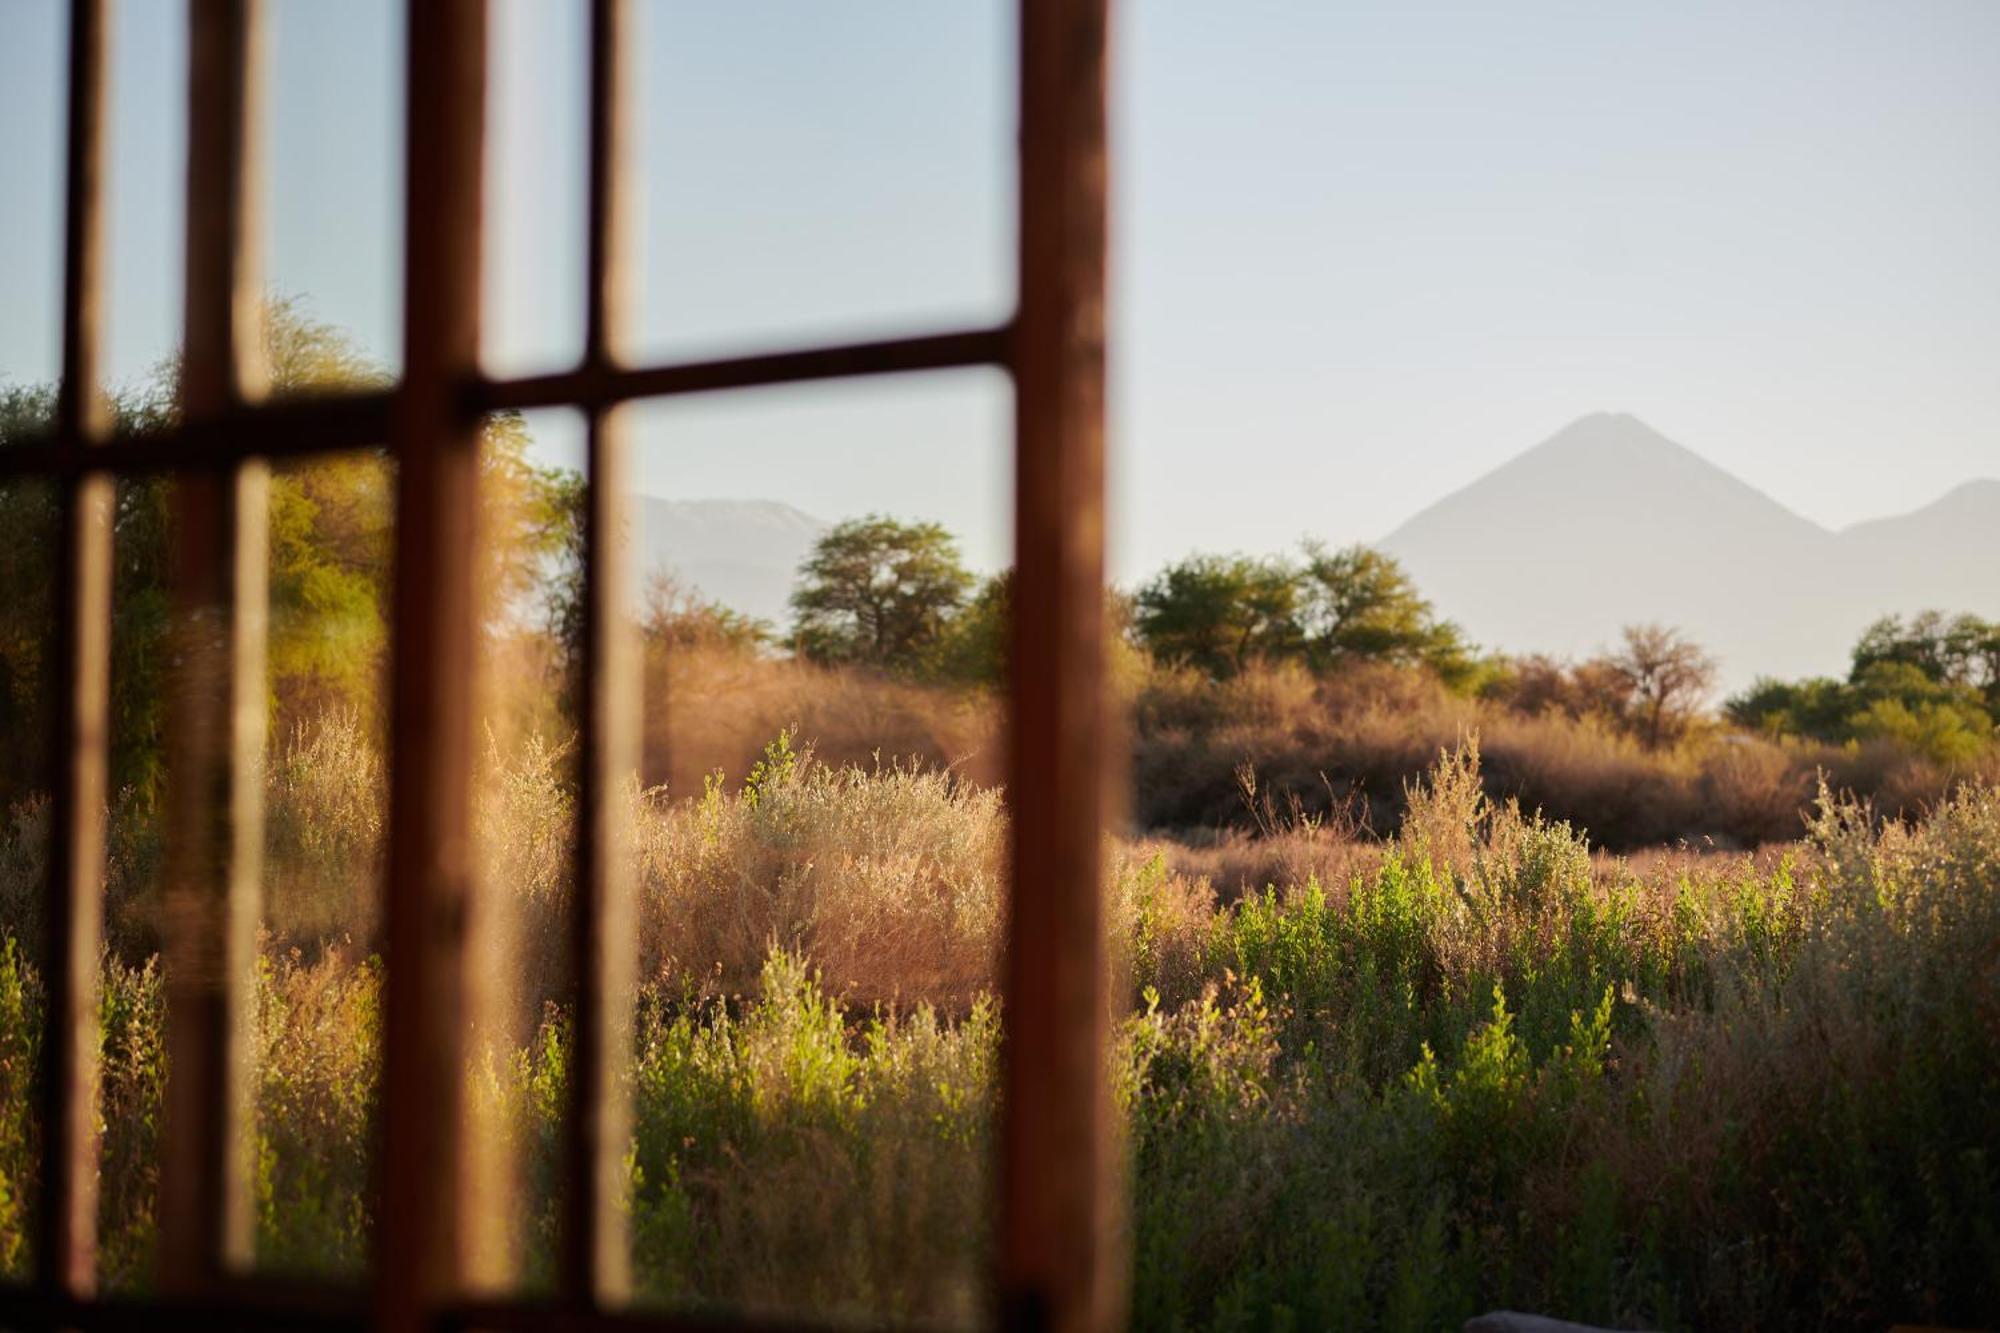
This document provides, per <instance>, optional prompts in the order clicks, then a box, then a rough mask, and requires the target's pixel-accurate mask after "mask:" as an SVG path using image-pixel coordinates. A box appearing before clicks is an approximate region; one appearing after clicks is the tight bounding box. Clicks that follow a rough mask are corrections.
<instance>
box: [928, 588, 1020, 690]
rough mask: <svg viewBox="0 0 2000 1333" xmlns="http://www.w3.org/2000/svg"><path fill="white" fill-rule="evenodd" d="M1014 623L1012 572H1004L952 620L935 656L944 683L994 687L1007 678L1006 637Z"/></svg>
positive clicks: (976, 594) (975, 595)
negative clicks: (945, 681) (957, 682)
mask: <svg viewBox="0 0 2000 1333" xmlns="http://www.w3.org/2000/svg"><path fill="white" fill-rule="evenodd" d="M1013 619H1014V571H1013V570H1011V569H1005V570H1002V571H1001V572H999V573H998V574H995V575H994V576H993V577H991V578H989V579H987V580H986V581H985V582H984V583H982V584H980V585H979V591H978V592H976V593H974V594H973V596H972V600H971V601H969V602H967V603H966V604H965V606H964V608H963V609H962V610H960V611H959V613H958V614H957V615H955V616H953V617H952V619H951V624H950V626H949V627H948V628H947V630H946V632H945V638H944V643H943V644H942V645H941V647H940V650H939V653H938V663H937V673H938V675H939V676H941V677H942V678H944V679H946V680H952V681H959V682H962V683H965V684H972V685H997V684H999V683H1000V682H1001V681H1003V680H1005V679H1006V678H1007V636H1008V634H1009V632H1010V631H1011V629H1012V627H1013Z"/></svg>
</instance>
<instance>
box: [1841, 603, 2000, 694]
mask: <svg viewBox="0 0 2000 1333" xmlns="http://www.w3.org/2000/svg"><path fill="white" fill-rule="evenodd" d="M1887 663H1895V664H1900V665H1904V666H1908V667H1912V668H1914V669H1915V670H1917V671H1918V672H1920V673H1922V675H1923V677H1924V678H1925V679H1926V680H1928V681H1930V682H1932V683H1933V684H1936V685H1943V686H1948V687H1959V688H1963V689H1968V690H1974V691H1977V692H1978V693H1979V694H1980V696H1981V697H1982V699H1983V700H1984V702H1985V704H1986V707H1987V709H1988V711H1996V710H2000V624H1995V623H1993V622H1991V621H1987V620H1982V619H1980V618H1979V617H1978V616H1973V615H1957V616H1949V617H1947V616H1946V615H1945V614H1944V613H1943V612H1941V611H1924V612H1920V613H1918V614H1917V615H1914V616H1912V617H1910V619H1909V620H1908V621H1905V620H1903V619H1902V618H1901V617H1899V616H1884V617H1882V618H1881V619H1880V620H1877V621H1876V622H1875V623H1874V624H1872V625H1870V626H1869V627H1868V628H1867V629H1866V630H1865V631H1863V633H1862V635H1861V638H1860V640H1859V642H1857V643H1856V644H1855V645H1854V656H1853V667H1852V669H1851V670H1850V672H1849V673H1848V679H1849V680H1851V681H1856V682H1858V681H1860V680H1861V679H1862V678H1863V677H1864V676H1866V675H1867V674H1868V673H1869V672H1870V671H1871V670H1873V669H1875V668H1876V667H1877V666H1879V665H1882V664H1887Z"/></svg>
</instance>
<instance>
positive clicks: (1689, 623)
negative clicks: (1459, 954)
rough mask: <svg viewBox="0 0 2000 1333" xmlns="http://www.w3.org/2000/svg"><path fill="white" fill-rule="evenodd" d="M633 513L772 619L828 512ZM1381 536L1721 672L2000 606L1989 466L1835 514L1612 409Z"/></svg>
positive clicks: (1518, 626)
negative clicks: (1979, 476)
mask: <svg viewBox="0 0 2000 1333" xmlns="http://www.w3.org/2000/svg"><path fill="white" fill-rule="evenodd" d="M637 518H638V523H639V547H640V553H639V558H640V565H641V569H642V571H643V572H646V573H650V572H652V571H654V570H660V569H671V570H673V571H674V572H675V573H676V574H677V575H678V576H679V577H680V578H681V579H682V580H683V581H684V582H686V583H688V584H691V585H693V586H694V587H696V588H698V589H700V591H701V592H702V594H703V595H705V596H707V597H710V598H713V599H715V600H717V601H720V602H722V603H724V604H725V605H728V606H730V607H733V608H734V609H736V610H738V611H741V612H743V613H745V614H747V615H752V616H756V617H759V618H761V619H764V620H768V621H770V622H771V623H772V625H773V626H774V627H776V628H778V629H780V630H783V629H784V628H786V627H787V626H788V625H789V624H790V621H791V611H790V606H789V599H790V597H791V590H792V585H793V582H794V580H795V579H796V577H797V574H798V567H799V564H800V562H801V561H803V560H804V559H805V557H806V555H807V554H808V553H809V552H810V551H811V549H812V546H813V544H814V543H815V542H817V541H818V540H819V538H820V535H821V534H822V533H824V532H825V531H826V530H827V528H828V526H829V524H828V523H827V522H826V521H825V520H823V519H820V518H817V517H815V516H814V515H811V514H808V513H806V512H804V511H803V510H800V509H797V508H795V507H793V506H791V505H789V504H784V503H781V502H779V501H774V500H665V499H660V498H657V497H653V496H642V497H640V510H639V514H638V516H637ZM1377 545H1378V546H1380V547H1381V549H1383V550H1385V551H1387V552H1388V553H1389V554H1391V555H1394V556H1395V557H1396V558H1397V559H1399V560H1401V561H1402V562H1403V564H1404V566H1405V567H1406V568H1407V569H1408V570H1409V572H1410V574H1411V576H1412V577H1413V578H1414V579H1415V580H1416V583H1417V586H1418V587H1419V588H1420V589H1422V591H1423V592H1424V594H1425V596H1427V597H1429V598H1430V599H1431V600H1432V601H1433V602H1435V603H1436V604H1437V607H1438V610H1439V611H1440V612H1441V613H1443V614H1444V615H1446V616H1448V617H1450V618H1451V619H1453V620H1455V621H1457V622H1458V623H1459V625H1460V626H1461V627H1463V628H1464V629H1465V631H1466V633H1467V634H1468V635H1470V636H1471V638H1472V639H1473V641H1474V642H1476V643H1478V644H1480V645H1482V646H1484V647H1488V648H1498V649H1503V650H1506V651H1510V652H1546V653H1554V654H1556V655H1558V656H1570V657H1575V656H1583V655H1587V654H1590V653H1594V652H1597V651H1598V650H1600V649H1602V648H1606V647H1609V646H1611V645H1612V644H1613V642H1614V641H1615V640H1616V639H1617V637H1618V632H1619V629H1620V628H1621V627H1622V626H1624V625H1628V624H1633V623H1636V622H1640V621H1659V622H1662V623H1664V624H1669V625H1673V626H1676V627H1678V628H1680V629H1682V630H1685V631H1686V632H1687V633H1689V634H1690V635H1692V636H1693V637H1694V638H1695V639H1696V640H1698V641H1699V642H1700V643H1702V644H1703V646H1705V647H1706V648H1707V649H1708V650H1709V651H1710V652H1712V653H1714V654H1715V655H1716V657H1717V658H1718V659H1720V661H1721V664H1722V683H1723V686H1724V688H1725V689H1729V690H1734V689H1739V688H1741V687H1742V686H1744V685H1747V684H1748V683H1749V682H1750V681H1751V679H1752V678H1754V677H1756V676H1759V675H1774V676H1783V677H1793V676H1803V675H1819V674H1839V673H1841V672H1843V671H1844V670H1845V669H1846V664H1847V655H1848V650H1849V649H1850V648H1851V647H1852V646H1853V644H1854V640H1855V639H1856V638H1857V637H1858V636H1859V635H1860V633H1861V631H1862V630H1863V629H1864V628H1865V627H1866V626H1867V625H1868V623H1869V622H1870V621H1872V620H1874V619H1875V618H1876V617H1877V616H1880V615H1884V614H1888V613H1892V612H1895V613H1908V612H1913V611H1920V610H1924V609H1926V608H1929V607H1936V608H1939V609H1941V610H1948V611H1972V612H1976V613H1978V614H1980V615H1984V616H1988V617H1995V618H2000V480H1978V481H1969V482H1966V483H1964V484H1963V485H1960V486H1958V487H1955V488H1954V489H1952V490H1951V491H1950V492H1948V493H1947V494H1945V495H1943V496H1941V497H1940V498H1939V499H1937V500H1936V501H1933V502H1932V503H1931V504H1928V505H1925V506H1923V507H1922V508H1920V509H1916V510H1913V511H1912V512H1910V513H1907V514H1898V515H1894V516H1891V517H1887V518H1879V519H1871V520H1868V521H1866V522H1862V523H1856V524H1854V525H1852V526H1850V527H1847V528H1844V529H1841V530H1839V531H1833V530H1830V529H1828V528H1824V527H1822V526H1820V525H1819V524H1817V523H1814V522H1812V521H1810V520H1809V519H1806V518H1804V517H1802V516H1800V515H1799V514H1796V513H1794V512H1793V511H1792V510H1790V509H1787V508H1786V507H1785V506H1784V505H1782V504H1780V503H1779V502H1778V501H1777V500H1775V499H1773V498H1771V497H1770V496H1769V495H1766V494H1765V493H1764V492H1762V491H1760V490H1758V489H1757V488H1756V487H1754V486H1751V485H1749V484H1748V483H1747V482H1744V481H1742V480H1741V479H1740V478H1738V477H1736V476H1734V475H1733V474H1731V473H1730V472H1728V471H1727V470H1725V469H1723V468H1721V467H1718V466H1717V465H1715V464H1714V463H1711V462H1709V461H1708V460H1707V459H1705V458H1703V457H1701V455H1699V454H1697V453H1695V452H1694V451H1693V450H1691V449H1688V448H1686V447H1684V446H1682V445H1680V444H1678V443H1676V442H1674V441H1673V440H1670V439H1668V438H1667V437H1666V436H1664V435H1662V434H1660V433H1659V432H1658V431H1656V430H1654V429H1653V428H1652V427H1650V426H1648V425H1646V424H1645V423H1644V422H1642V421H1639V420H1638V419H1636V418H1634V417H1631V416H1627V415H1624V414H1619V413H1609V412H1600V413H1596V414H1593V415H1591V416H1587V417H1583V418H1580V419H1579V420H1577V421H1574V422H1572V423H1570V424H1569V425H1568V426H1565V427H1564V428H1563V429H1562V430H1560V431H1558V432H1556V434H1555V435H1553V436H1551V437H1550V438H1549V439H1547V440H1545V441H1543V442H1542V443H1541V444H1538V445H1536V446H1535V447H1534V448H1532V449H1529V450H1527V451H1526V452H1525V453H1522V454H1519V455H1517V456H1515V457H1514V458H1512V459H1509V460H1508V461H1507V462H1505V463H1502V464H1501V465H1500V466H1499V467H1497V468H1494V469H1493V470H1492V471H1490V472H1488V473H1486V474H1485V475H1484V476H1482V477H1479V478H1478V479H1477V480H1475V481H1473V482H1471V483H1470V484H1468V485H1466V486H1463V487H1461V488H1459V489H1458V490H1456V491H1453V492H1452V493H1451V494H1449V495H1446V496H1445V497H1444V498H1442V499H1440V500H1438V501H1437V502H1436V503H1434V504H1432V505H1430V506H1429V507H1427V508H1426V509H1424V510H1423V511H1421V512H1420V513H1418V514H1416V515H1415V516H1414V517H1412V518H1411V519H1410V520H1409V521H1408V522H1406V523H1404V524H1403V525H1402V526H1401V527H1399V528H1397V529H1396V530H1395V531H1394V532H1392V533H1390V534H1389V535H1388V536H1387V537H1386V538H1384V539H1383V540H1382V541H1380V542H1379V543H1377Z"/></svg>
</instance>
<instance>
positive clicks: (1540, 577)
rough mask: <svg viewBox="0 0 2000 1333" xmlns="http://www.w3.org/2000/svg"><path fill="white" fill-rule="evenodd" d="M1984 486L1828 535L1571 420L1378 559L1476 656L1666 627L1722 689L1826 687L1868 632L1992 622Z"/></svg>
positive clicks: (1988, 493) (1600, 423)
mask: <svg viewBox="0 0 2000 1333" xmlns="http://www.w3.org/2000/svg"><path fill="white" fill-rule="evenodd" d="M1996 536H2000V483H1991V482H1982V483H1972V484H1970V485H1968V486H1965V487H1961V488H1959V489H1958V490H1957V491H1954V492H1953V493H1952V494H1951V495H1949V496H1946V497H1945V498H1944V499H1943V500H1940V501H1939V502H1938V503H1937V504H1935V505H1932V506H1929V507H1928V508H1927V509H1925V510H1920V511H1918V512H1917V513H1915V514H1910V515H1904V516H1902V517H1900V518H1894V519H1885V520H1881V521H1878V522H1875V523H1867V524H1861V525H1858V526H1857V527H1855V528H1852V529H1849V530H1848V531H1846V532H1842V533H1833V532H1829V531H1827V530H1826V529H1824V528H1822V527H1820V526H1819V525H1817V524H1815V523H1812V522H1810V521H1808V520H1806V519H1804V518H1801V517H1800V516H1799V515H1797V514H1795V513H1793V512H1792V511H1791V510H1789V509H1786V508H1785V507H1784V506H1783V505H1781V504H1779V503H1778V502H1777V501H1775V500H1773V499H1771V498H1770V497H1769V496H1767V495H1765V494H1764V493H1763V492H1761V491H1758V490H1757V489H1755V488H1754V487H1751V486H1749V485H1746V484H1745V483H1743V482H1742V481H1740V480H1738V479H1737V478H1735V477H1734V476H1732V475H1730V474H1729V473H1728V472H1726V471H1724V470H1723V469H1721V468H1719V467H1717V466H1715V465H1714V464H1712V463H1710V462H1708V461H1707V460H1705V459H1703V458H1701V457H1700V456H1699V455H1697V454H1695V453H1693V452H1692V451H1690V450H1688V449H1685V448H1683V447H1682V446H1680V445H1679V444H1676V443H1674V442H1673V441H1672V440H1669V439H1667V438H1666V437H1665V436H1663V435H1661V434H1659V433H1658V432H1657V431H1655V430H1653V429H1652V428H1651V427H1649V426H1647V425H1645V424H1644V423H1643V422H1640V421H1638V420H1636V419H1634V418H1632V417H1630V416H1624V415H1614V414H1609V413H1600V414H1597V415H1594V416H1589V417H1584V418H1582V419H1581V420H1579V421H1576V422H1574V423H1572V424H1571V425H1569V426H1567V427H1565V428H1564V429H1563V430H1562V431H1560V432H1558V433H1557V434H1556V435H1555V436H1553V437H1552V438H1550V439H1549V440H1547V441H1545V442H1544V443H1542V444H1540V445H1537V446H1536V447H1535V448H1533V449H1530V450H1528V451H1527V452H1526V453H1524V454H1521V455H1520V456H1518V457H1516V458H1514V459H1512V460H1510V461H1509V462H1507V463H1505V464H1503V465H1501V466H1500V467H1498V468H1496V469H1494V470H1493V471H1492V472H1490V473H1488V474H1487V475H1486V476H1484V477H1481V478H1480V479H1479V480H1477V481H1475V482H1473V483H1472V484H1471V485H1469V486H1467V487H1465V488H1463V489H1461V490H1459V491H1456V492H1454V493H1453V494H1451V495H1449V496H1446V497H1445V498H1444V499H1442V500H1440V501H1438V502H1437V503H1436V504H1434V505H1432V506H1430V507H1429V508H1428V509H1425V510H1424V511H1423V512H1421V513H1419V514H1418V515H1416V516H1415V517H1414V518H1412V519H1410V520H1409V521H1408V522H1407V523H1405V524H1403V526H1401V527H1400V528H1398V529H1396V531H1394V532H1393V533H1391V534H1390V535H1389V536H1388V537H1387V538H1385V539H1384V540H1383V541H1382V542H1381V543H1380V545H1381V546H1382V548H1383V549H1384V550H1386V551H1388V552H1389V553H1390V554H1392V555H1395V556H1396V557H1397V558H1398V559H1400V560H1402V561H1403V563H1404V564H1405V566H1406V567H1407V568H1408V569H1409V571H1410V573H1411V575H1412V576H1413V577H1414V578H1415V579H1416V581H1417V584H1418V586H1419V587H1421V588H1422V589H1423V590H1424V591H1425V593H1426V594H1427V595H1429V596H1430V597H1431V598H1432V599H1433V600H1434V601H1435V602H1436V603H1437V605H1438V607H1439V609H1440V610H1441V611H1442V612H1443V613H1444V614H1445V615H1448V616H1450V617H1452V618H1453V619H1455V620H1457V621H1458V622H1459V623H1460V624H1461V625H1462V626H1464V628H1465V629H1466V631H1467V632H1468V633H1469V634H1471V635H1472V637H1473V638H1474V639H1475V640H1477V641H1479V642H1480V643H1483V644H1487V645H1491V646H1495V647H1501V648H1507V649H1510V650H1515V651H1542V652H1554V653H1558V654H1566V655H1578V654H1584V653H1589V652H1594V651H1596V650H1597V649H1599V648H1601V647H1604V646H1606V645H1608V644H1610V643H1611V642H1612V641H1613V640H1614V639H1615V638H1616V636H1617V633H1618V630H1619V627H1620V626H1621V625H1624V624H1628V623H1632V622H1635V621H1645V620H1657V621H1661V622H1664V623H1667V624H1671V625H1676V626H1678V627H1680V628H1682V629H1684V630H1686V631H1687V632H1688V633H1690V634H1691V635H1693V636H1694V637H1695V638H1696V639H1698V640H1700V641H1701V642H1702V643H1703V644H1705V645H1706V646H1707V647H1708V648H1709V649H1710V651H1712V652H1714V653H1715V654H1716V655H1717V657H1718V658H1720V659H1721V662H1722V667H1723V678H1724V685H1725V687H1726V688H1735V687H1738V686H1741V685H1743V684H1746V683H1747V682H1748V681H1749V680H1750V679H1751V678H1752V677H1753V676H1756V675H1761V674H1768V675H1781V676H1790V675H1805V674H1813V673H1823V672H1838V671H1839V670H1841V669H1842V667H1843V666H1844V664H1845V661H1846V655H1847V650H1848V648H1849V647H1850V646H1851V645H1852V643H1853V641H1854V639H1855V637H1856V636H1857V635H1858V634H1859V633H1860V631H1861V629H1862V628H1863V627H1864V626H1865V625H1866V624H1867V623H1868V622H1869V621H1870V620H1872V619H1874V618H1875V617H1876V616H1878V615H1881V614H1884V613H1886V612H1891V611H1912V610H1918V609H1921V608H1923V607H1927V606H1940V607H1945V608H1948V609H1951V610H1970V611H1979V612H1981V613H1984V614H1993V613H1995V612H2000V541H1996Z"/></svg>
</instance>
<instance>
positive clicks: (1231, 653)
mask: <svg viewBox="0 0 2000 1333" xmlns="http://www.w3.org/2000/svg"><path fill="white" fill-rule="evenodd" d="M1304 556H1305V558H1304V561H1303V563H1294V562H1292V561H1289V560H1285V559H1282V558H1268V559H1256V558H1253V557H1250V556H1243V555H1227V556H1224V555H1194V556H1189V557H1188V558H1187V559H1185V560H1181V561H1178V562H1177V563H1175V564H1172V565H1169V566H1168V567H1167V568H1166V569H1164V570H1162V571H1161V572H1160V573H1159V574H1158V575H1156V576H1155V577H1154V578H1153V579H1152V580H1151V581H1149V582H1148V583H1146V584H1145V585H1144V586H1143V587H1141V588H1140V589H1139V593H1138V596H1137V598H1136V599H1135V603H1134V605H1135V617H1134V622H1133V625H1134V631H1135V633H1136V634H1137V635H1138V638H1139V641H1140V642H1141V643H1142V644H1144V645H1145V647H1146V648H1147V649H1148V650H1149V651H1151V652H1152V654H1153V655H1154V656H1155V657H1157V658H1159V659H1160V660H1162V661H1166V662H1175V663H1180V664H1184V665H1187V666H1193V667H1197V668H1199V669H1201V670H1203V671H1206V672H1208V673H1209V674H1210V675H1214V676H1226V675H1233V674H1234V673H1236V672H1238V671H1241V670H1242V669H1243V668H1244V667H1245V666H1246V665H1248V664H1249V663H1250V662H1251V661H1253V660H1258V659H1263V660H1270V661H1275V660H1282V659H1298V660H1302V661H1304V662H1305V663H1306V664H1307V665H1309V666H1311V667H1312V668H1313V669H1314V670H1318V671H1324V670H1329V669H1331V668H1333V667H1335V666H1337V665H1339V664H1341V663H1343V662H1350V661H1360V660H1367V661H1377V662H1394V663H1397V664H1399V665H1403V666H1423V667H1428V668H1430V669H1432V670H1434V671H1436V672H1437V673H1438V674H1439V675H1441V676H1443V677H1444V678H1445V680H1446V681H1448V682H1449V683H1451V684H1453V685H1455V686H1457V685H1463V684H1465V683H1467V682H1468V681H1469V679H1470V677H1471V676H1472V674H1473V673H1474V671H1475V670H1476V668H1477V663H1476V660H1475V658H1474V655H1473V652H1472V649H1471V647H1470V645H1468V644H1467V643H1466V642H1465V639H1464V636H1463V635H1461V634H1460V633H1459V630H1458V627H1457V626H1455V625H1453V624H1451V623H1450V622H1449V621H1444V620H1440V619H1438V617H1437V615H1436V613H1435V612H1434V611H1433V610H1432V608H1431V604H1430V603H1429V602H1428V601H1426V600H1425V599H1424V598H1423V597H1422V596H1421V595H1420V594H1419V593H1418V592H1417V589H1416V585H1415V584H1413V583H1412V582H1411V581H1410V577H1409V575H1408V574H1406V573H1404V571H1403V567H1402V566H1401V565H1399V564H1397V563H1396V561H1395V560H1394V559H1393V558H1391V557H1389V556H1386V555H1384V554H1382V553H1381V552H1380V551H1375V550H1371V549H1369V548H1368V547H1365V546H1349V547H1346V548H1344V549H1342V550H1338V551H1329V550H1327V549H1326V548H1325V547H1323V546H1321V545H1319V544H1318V543H1315V542H1308V543H1306V545H1305V548H1304Z"/></svg>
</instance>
